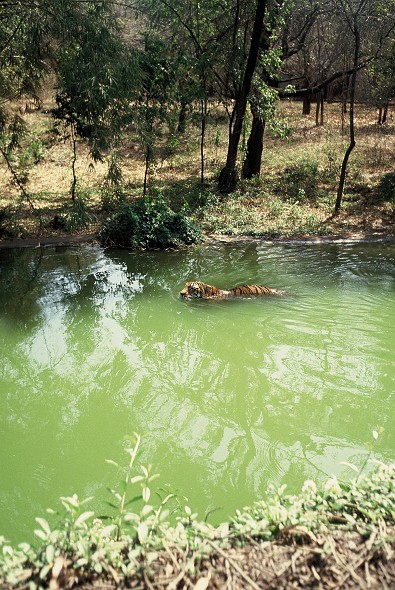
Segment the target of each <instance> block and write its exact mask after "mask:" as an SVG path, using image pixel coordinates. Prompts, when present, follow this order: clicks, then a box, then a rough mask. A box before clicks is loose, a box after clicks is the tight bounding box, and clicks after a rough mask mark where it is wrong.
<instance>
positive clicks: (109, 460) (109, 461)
mask: <svg viewBox="0 0 395 590" xmlns="http://www.w3.org/2000/svg"><path fill="white" fill-rule="evenodd" d="M105 462H106V463H108V464H109V465H114V466H115V467H119V465H118V463H116V462H115V461H113V460H112V459H105Z"/></svg>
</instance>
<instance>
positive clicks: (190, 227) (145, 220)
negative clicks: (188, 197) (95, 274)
mask: <svg viewBox="0 0 395 590" xmlns="http://www.w3.org/2000/svg"><path fill="white" fill-rule="evenodd" d="M100 240H101V242H102V244H103V245H105V246H121V247H124V248H172V247H177V246H180V245H183V244H195V243H196V242H199V241H200V240H201V232H200V230H199V228H198V227H197V226H196V225H195V224H194V223H193V222H192V221H191V220H190V219H189V218H188V216H187V215H186V214H185V213H184V212H183V211H179V212H174V211H173V210H172V209H171V207H170V206H169V204H168V203H167V202H166V201H165V200H164V199H163V198H160V197H158V198H156V199H152V198H149V197H145V198H143V199H140V200H139V201H137V202H136V203H134V204H123V205H122V206H121V207H120V208H119V210H118V211H117V212H116V213H114V214H113V215H111V217H109V218H108V219H107V221H105V223H104V225H103V228H102V230H101V233H100Z"/></svg>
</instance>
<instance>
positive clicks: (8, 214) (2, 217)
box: [0, 207, 18, 238]
mask: <svg viewBox="0 0 395 590" xmlns="http://www.w3.org/2000/svg"><path fill="white" fill-rule="evenodd" d="M17 233H18V228H17V226H16V225H15V223H14V219H13V213H12V211H11V209H10V208H9V207H2V208H1V209H0V238H14V237H16V235H17Z"/></svg>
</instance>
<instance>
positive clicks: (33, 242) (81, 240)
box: [0, 231, 395, 249]
mask: <svg viewBox="0 0 395 590" xmlns="http://www.w3.org/2000/svg"><path fill="white" fill-rule="evenodd" d="M392 242H395V233H394V232H393V231H370V232H352V233H347V234H345V233H343V234H330V235H325V236H316V235H304V234H297V235H293V236H287V235H283V236H276V237H272V238H271V237H268V236H251V235H245V236H243V235H223V234H207V235H205V237H204V242H203V243H204V244H205V245H210V244H235V245H237V244H363V243H392ZM99 244H100V242H99V240H98V238H97V234H95V233H86V234H78V235H62V236H45V237H41V238H38V237H37V238H17V239H13V240H4V239H0V249H12V248H15V249H16V248H41V247H42V248H51V247H67V246H75V245H93V246H97V245H99Z"/></svg>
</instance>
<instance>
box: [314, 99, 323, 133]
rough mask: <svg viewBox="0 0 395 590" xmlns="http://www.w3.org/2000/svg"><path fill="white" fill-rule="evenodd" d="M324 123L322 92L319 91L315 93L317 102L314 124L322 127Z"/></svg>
mask: <svg viewBox="0 0 395 590" xmlns="http://www.w3.org/2000/svg"><path fill="white" fill-rule="evenodd" d="M323 124H324V93H323V92H320V93H319V94H318V95H317V104H316V107H315V126H316V127H320V126H321V127H322V125H323Z"/></svg>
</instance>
